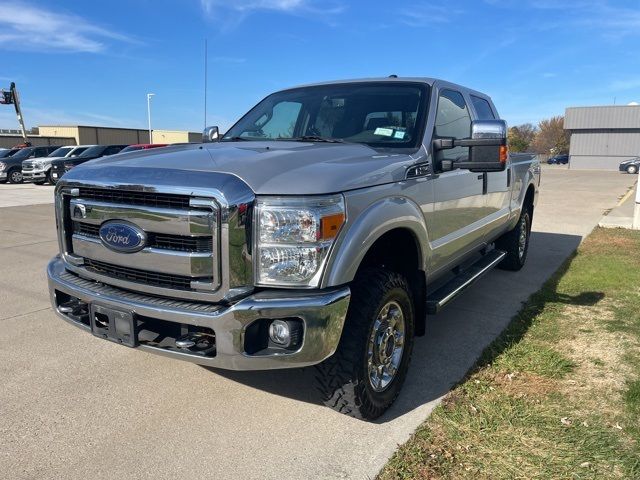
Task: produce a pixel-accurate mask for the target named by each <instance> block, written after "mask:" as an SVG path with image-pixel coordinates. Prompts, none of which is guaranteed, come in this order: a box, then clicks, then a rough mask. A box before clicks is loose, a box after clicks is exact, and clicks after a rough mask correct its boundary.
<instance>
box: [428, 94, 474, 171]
mask: <svg viewBox="0 0 640 480" xmlns="http://www.w3.org/2000/svg"><path fill="white" fill-rule="evenodd" d="M470 133H471V116H470V115H469V109H468V108H467V104H466V102H465V101H464V97H463V96H462V94H461V93H460V92H456V91H454V90H442V91H441V92H440V96H439V97H438V112H437V114H436V126H435V132H434V134H435V137H436V138H456V139H460V138H469V134H470ZM468 158H469V147H455V148H451V149H448V150H439V151H438V153H437V159H438V160H454V161H457V160H459V161H466V160H467V159H468Z"/></svg>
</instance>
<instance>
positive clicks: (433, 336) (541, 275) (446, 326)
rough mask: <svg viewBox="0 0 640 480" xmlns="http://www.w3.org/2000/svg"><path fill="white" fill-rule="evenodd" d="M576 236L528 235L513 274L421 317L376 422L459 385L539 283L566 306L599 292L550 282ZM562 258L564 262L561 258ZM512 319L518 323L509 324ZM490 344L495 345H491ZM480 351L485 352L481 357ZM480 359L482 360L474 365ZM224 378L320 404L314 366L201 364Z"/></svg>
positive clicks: (526, 320) (517, 329)
mask: <svg viewBox="0 0 640 480" xmlns="http://www.w3.org/2000/svg"><path fill="white" fill-rule="evenodd" d="M580 241H581V237H580V236H577V235H561V234H554V233H541V232H534V233H533V234H532V240H531V249H530V252H529V258H528V263H527V265H526V266H525V268H524V269H522V270H521V271H520V272H517V273H514V272H504V271H499V270H497V271H494V272H491V273H489V274H488V275H487V276H486V277H484V278H483V279H480V280H479V281H478V282H477V283H476V284H474V285H473V286H472V287H470V288H469V289H468V290H467V291H466V292H465V293H464V294H463V295H462V296H461V297H460V298H458V299H456V300H455V301H454V302H453V304H452V305H451V306H449V307H447V308H446V309H445V310H444V311H443V312H442V313H440V314H438V315H432V316H428V317H427V334H426V335H425V336H424V337H420V338H416V342H415V346H414V350H413V357H412V360H411V364H410V367H409V373H408V375H407V379H406V382H405V385H404V387H403V389H402V391H401V392H400V396H399V397H398V399H397V400H396V402H395V404H394V405H393V406H392V407H391V408H390V409H389V411H388V412H386V413H385V414H384V415H383V416H382V417H380V418H379V419H378V420H377V421H376V422H375V423H386V422H389V421H392V420H394V419H395V418H397V417H400V416H402V415H404V414H406V413H408V412H411V411H412V410H414V409H416V408H418V407H421V406H423V405H425V404H428V403H429V402H433V401H435V400H437V399H439V398H440V397H442V396H443V395H445V394H446V393H447V392H449V391H450V390H451V389H452V388H453V387H455V386H456V385H457V384H458V383H460V382H461V381H462V380H463V379H464V378H465V377H466V376H467V375H468V374H469V373H470V371H471V370H473V369H474V365H476V367H477V366H481V365H484V364H487V363H490V362H491V361H492V360H493V359H494V358H495V357H496V356H498V355H499V354H500V353H501V352H502V349H501V348H500V347H498V346H495V348H491V349H488V350H485V349H486V348H487V347H488V346H489V345H491V344H492V342H493V341H494V340H495V339H496V338H497V337H498V336H499V335H500V334H501V333H502V332H503V331H505V328H506V327H507V326H509V325H510V324H511V322H512V321H514V320H515V316H516V314H517V313H518V312H520V311H521V310H522V306H523V304H524V303H525V302H526V301H527V299H528V298H529V297H530V296H531V295H532V294H533V293H535V292H536V291H538V290H539V289H540V287H541V286H542V285H543V283H544V282H545V281H546V280H547V279H548V278H549V277H551V276H552V275H553V274H554V272H557V275H555V276H554V277H553V280H551V283H550V284H549V288H550V291H552V292H556V293H553V294H552V295H551V296H550V298H549V300H548V301H550V302H553V303H562V304H567V305H585V306H586V305H594V304H596V303H598V302H599V301H600V300H601V299H602V298H603V297H604V294H603V293H602V292H591V291H585V292H581V293H580V294H578V295H575V296H568V295H564V294H560V293H557V285H558V282H559V281H560V279H561V278H562V275H563V274H564V272H565V271H566V270H567V268H568V266H569V264H570V262H571V261H572V260H573V257H574V256H575V253H574V252H575V250H576V248H577V247H578V245H579V244H580ZM567 258H569V260H568V261H567V262H565V260H566V259H567ZM544 305H545V304H544V303H543V304H540V305H537V306H536V308H529V309H527V310H526V312H523V314H522V315H520V316H519V318H518V320H517V322H515V321H514V323H513V324H512V325H511V327H512V328H510V329H509V336H510V337H509V340H510V342H511V343H514V342H518V341H519V340H520V339H521V338H522V336H523V335H524V334H525V333H526V332H527V330H528V329H529V327H530V325H531V322H532V321H533V319H534V318H535V317H536V315H537V314H538V313H540V311H541V310H542V308H544ZM516 323H517V324H516ZM494 345H495V344H494ZM483 352H484V356H482V354H483ZM481 356H482V360H481V362H482V363H481V364H480V363H477V362H478V359H479V358H480V357H481ZM208 370H210V371H211V372H212V373H215V374H217V375H221V376H223V377H225V378H227V379H229V380H232V381H236V382H239V383H242V384H245V385H247V386H250V387H253V388H257V389H260V390H263V391H266V392H269V393H272V394H275V395H281V396H285V397H288V398H292V399H295V400H298V401H303V402H308V403H313V404H318V405H321V404H322V402H321V399H320V396H319V394H318V393H317V391H316V387H315V383H314V374H315V371H314V368H313V367H310V368H301V369H293V370H273V371H258V372H234V371H224V370H217V369H212V368H208Z"/></svg>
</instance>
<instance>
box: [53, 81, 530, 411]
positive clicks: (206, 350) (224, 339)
mask: <svg viewBox="0 0 640 480" xmlns="http://www.w3.org/2000/svg"><path fill="white" fill-rule="evenodd" d="M506 132H507V130H506V124H505V122H504V121H502V120H499V117H498V113H497V111H496V109H495V107H494V105H493V103H492V101H491V99H490V98H489V97H488V96H487V95H485V94H482V93H480V92H476V91H473V90H470V89H468V88H464V87H462V86H459V85H455V84H452V83H448V82H445V81H441V80H434V79H427V78H397V77H391V78H383V79H371V80H354V81H342V82H331V83H323V84H317V85H309V86H303V87H297V88H292V89H288V90H284V91H281V92H277V93H274V94H272V95H270V96H268V97H267V98H265V99H264V100H262V101H261V102H260V103H259V104H258V105H256V106H255V107H254V108H253V109H251V111H249V112H248V113H247V114H246V115H245V116H244V117H242V118H241V119H240V120H239V121H238V122H237V123H236V124H235V125H234V126H233V127H231V128H230V129H229V130H228V131H227V132H226V134H224V135H221V134H220V133H219V132H218V129H217V128H216V127H211V128H209V129H207V130H205V134H206V136H207V140H210V142H209V143H202V144H195V145H183V146H177V147H166V148H163V149H157V150H155V151H141V152H132V153H128V154H123V155H117V156H114V157H111V158H104V159H100V160H96V161H91V162H88V163H86V164H84V165H81V166H80V167H78V168H74V169H73V170H71V171H70V172H69V173H67V174H66V175H65V176H64V178H63V179H62V180H61V181H60V182H59V183H58V185H57V187H56V193H55V206H56V218H57V230H58V238H59V242H60V254H59V255H58V256H56V257H55V258H54V259H53V260H52V261H51V262H50V264H49V266H48V278H49V288H50V293H51V301H52V303H53V307H54V309H55V311H56V312H57V313H58V314H59V315H60V316H61V317H62V318H63V319H65V320H67V321H68V322H70V323H71V324H73V325H75V326H78V327H81V328H83V329H85V330H87V331H88V332H92V333H93V334H94V335H97V336H98V337H102V338H104V339H107V340H111V341H114V342H117V343H120V344H123V345H126V346H129V347H138V348H140V349H143V350H146V351H150V352H154V353H158V354H162V355H167V356H170V357H173V358H178V359H183V360H188V361H191V362H195V363H198V364H202V365H207V366H211V367H219V368H223V369H233V370H261V369H275V368H291V367H305V366H311V365H315V366H316V368H317V379H318V386H319V389H320V391H321V392H322V395H323V400H324V402H325V403H326V404H327V405H328V406H330V407H332V408H334V409H336V410H338V411H340V412H342V413H346V414H349V415H352V416H356V417H360V418H365V419H372V418H376V417H378V416H379V415H381V414H382V413H383V412H384V411H385V410H386V409H387V408H388V407H389V406H390V405H391V404H392V402H393V401H394V399H395V398H396V397H397V395H398V393H399V391H400V388H401V386H402V384H403V381H404V379H405V376H406V373H407V369H408V365H409V360H410V358H411V354H412V348H413V344H414V337H415V336H416V335H424V334H425V316H426V315H427V314H431V313H436V312H438V310H439V309H440V308H442V307H443V306H444V305H446V304H447V303H448V302H450V301H451V300H452V299H453V298H455V297H456V296H457V295H458V294H459V293H460V292H462V291H463V290H464V289H465V288H466V287H467V286H468V285H470V284H471V283H472V282H473V281H475V280H476V279H477V278H479V277H480V276H481V275H482V274H484V273H485V272H487V271H489V270H490V269H491V268H493V267H494V266H498V267H501V268H504V269H506V270H519V269H520V268H521V267H522V266H523V265H524V263H525V260H526V257H527V249H528V246H529V236H530V229H531V221H532V218H533V214H534V209H535V205H536V198H537V191H538V190H537V189H538V184H539V182H540V177H539V165H538V163H537V161H536V160H535V159H532V158H530V157H527V156H525V157H521V158H519V159H516V158H515V157H512V158H510V157H509V156H508V152H507V147H506Z"/></svg>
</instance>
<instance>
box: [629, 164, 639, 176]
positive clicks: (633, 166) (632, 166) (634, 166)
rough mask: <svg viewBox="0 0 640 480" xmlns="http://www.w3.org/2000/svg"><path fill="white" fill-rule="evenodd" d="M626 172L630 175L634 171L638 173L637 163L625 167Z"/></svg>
mask: <svg viewBox="0 0 640 480" xmlns="http://www.w3.org/2000/svg"><path fill="white" fill-rule="evenodd" d="M627 173H630V174H632V175H633V174H634V173H638V166H637V165H629V166H628V167H627Z"/></svg>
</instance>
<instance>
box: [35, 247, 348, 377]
mask: <svg viewBox="0 0 640 480" xmlns="http://www.w3.org/2000/svg"><path fill="white" fill-rule="evenodd" d="M47 276H48V278H49V294H50V296H51V303H52V305H53V308H54V310H55V312H56V313H57V314H58V315H59V316H60V317H62V318H63V319H64V320H66V321H67V322H69V323H71V324H73V325H75V326H77V327H80V328H83V329H85V330H87V331H90V328H89V327H88V326H87V325H85V324H84V323H79V322H76V321H74V320H73V319H71V318H70V317H69V316H68V315H66V314H64V313H62V312H60V310H59V308H58V304H57V302H58V300H57V298H58V294H59V293H62V294H66V295H70V296H72V297H74V298H77V299H79V300H81V301H82V302H85V303H88V304H91V303H97V304H99V305H101V306H105V307H109V308H114V309H118V310H126V311H129V312H133V313H134V315H139V316H142V317H146V318H152V319H157V320H164V321H168V322H175V323H177V324H183V325H193V326H196V327H205V328H210V329H212V330H213V331H214V333H215V339H216V340H215V342H216V353H215V356H214V357H206V358H205V357H201V356H197V355H193V354H190V353H182V352H178V351H175V349H173V350H171V349H166V348H159V347H156V346H151V345H145V344H143V343H141V344H140V345H139V346H138V347H137V348H141V349H143V350H147V351H150V352H153V353H157V354H161V355H166V356H169V357H173V358H177V359H181V360H187V361H191V362H194V363H198V364H200V365H206V366H210V367H218V368H223V369H228V370H269V369H278V368H294V367H305V366H309V365H314V364H317V363H320V362H322V361H323V360H325V359H326V358H328V357H330V356H331V355H333V353H334V352H335V350H336V348H337V347H338V343H339V341H340V336H341V335H342V328H343V325H344V321H345V317H346V314H347V308H348V306H349V299H350V296H351V292H350V290H349V288H348V287H342V288H338V289H332V290H322V291H316V292H311V291H303V292H300V291H287V290H273V291H264V292H260V293H256V294H253V295H250V296H248V297H245V298H244V299H242V300H240V301H238V302H237V303H235V304H233V305H230V306H224V305H215V304H208V303H200V302H192V301H180V300H172V299H168V298H160V297H154V296H149V295H145V294H140V293H134V292H131V291H128V290H122V289H119V288H116V287H112V286H109V285H105V284H103V283H99V282H96V281H93V280H88V279H84V278H81V277H79V276H77V275H75V274H73V273H70V272H68V271H67V270H66V269H65V267H64V263H63V261H62V260H61V259H60V257H55V258H54V259H53V260H52V261H51V262H50V263H49V266H48V268H47ZM57 292H58V293H57ZM291 317H296V318H300V319H302V321H303V324H304V338H303V341H302V346H301V347H300V348H299V349H298V350H297V351H295V352H282V353H270V354H254V355H249V354H247V353H245V351H244V339H245V332H246V329H247V327H248V326H249V325H251V324H252V323H253V322H255V321H257V320H261V319H276V318H291Z"/></svg>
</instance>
